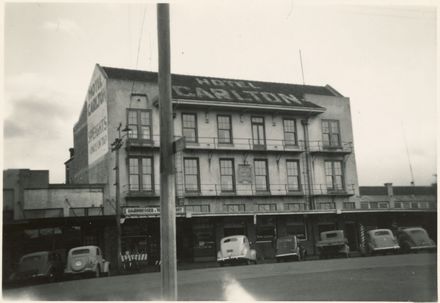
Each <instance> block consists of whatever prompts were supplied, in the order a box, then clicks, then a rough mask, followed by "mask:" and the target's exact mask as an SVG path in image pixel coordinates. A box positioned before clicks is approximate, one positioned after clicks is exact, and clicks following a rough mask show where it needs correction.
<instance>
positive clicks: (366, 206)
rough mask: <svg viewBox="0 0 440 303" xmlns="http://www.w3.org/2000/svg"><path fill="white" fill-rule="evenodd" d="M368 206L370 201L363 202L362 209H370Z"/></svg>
mask: <svg viewBox="0 0 440 303" xmlns="http://www.w3.org/2000/svg"><path fill="white" fill-rule="evenodd" d="M368 207H369V205H368V202H361V208H362V209H368Z"/></svg>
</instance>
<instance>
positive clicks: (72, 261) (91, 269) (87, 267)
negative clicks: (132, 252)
mask: <svg viewBox="0 0 440 303" xmlns="http://www.w3.org/2000/svg"><path fill="white" fill-rule="evenodd" d="M109 269H110V262H108V261H106V260H105V259H104V257H103V256H102V252H101V249H100V248H99V247H98V246H93V245H89V246H81V247H75V248H72V249H71V250H69V253H68V255H67V265H66V270H65V274H67V275H79V274H92V275H94V276H95V277H100V276H101V275H108V274H109Z"/></svg>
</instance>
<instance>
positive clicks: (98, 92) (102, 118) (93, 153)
mask: <svg viewBox="0 0 440 303" xmlns="http://www.w3.org/2000/svg"><path fill="white" fill-rule="evenodd" d="M86 105H87V129H88V131H87V143H88V160H89V161H88V163H89V165H90V164H92V163H93V162H95V161H96V160H98V159H99V158H101V157H102V156H104V155H105V154H106V153H107V152H108V119H107V96H106V80H105V78H104V76H103V75H102V74H101V72H100V71H99V69H98V68H97V69H95V72H94V73H93V76H92V81H91V82H90V86H89V89H88V91H87V97H86Z"/></svg>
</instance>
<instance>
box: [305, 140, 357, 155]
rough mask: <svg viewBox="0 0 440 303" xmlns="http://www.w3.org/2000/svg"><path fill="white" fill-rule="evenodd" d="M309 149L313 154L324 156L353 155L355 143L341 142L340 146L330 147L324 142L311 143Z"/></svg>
mask: <svg viewBox="0 0 440 303" xmlns="http://www.w3.org/2000/svg"><path fill="white" fill-rule="evenodd" d="M309 147H310V152H311V153H315V154H317V153H323V154H338V155H344V154H351V153H352V152H353V142H341V144H340V145H338V146H334V145H329V144H328V143H327V142H324V141H320V140H319V141H309Z"/></svg>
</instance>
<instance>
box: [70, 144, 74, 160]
mask: <svg viewBox="0 0 440 303" xmlns="http://www.w3.org/2000/svg"><path fill="white" fill-rule="evenodd" d="M69 153H70V158H73V154H74V153H75V149H74V148H73V147H71V148H69Z"/></svg>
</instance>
